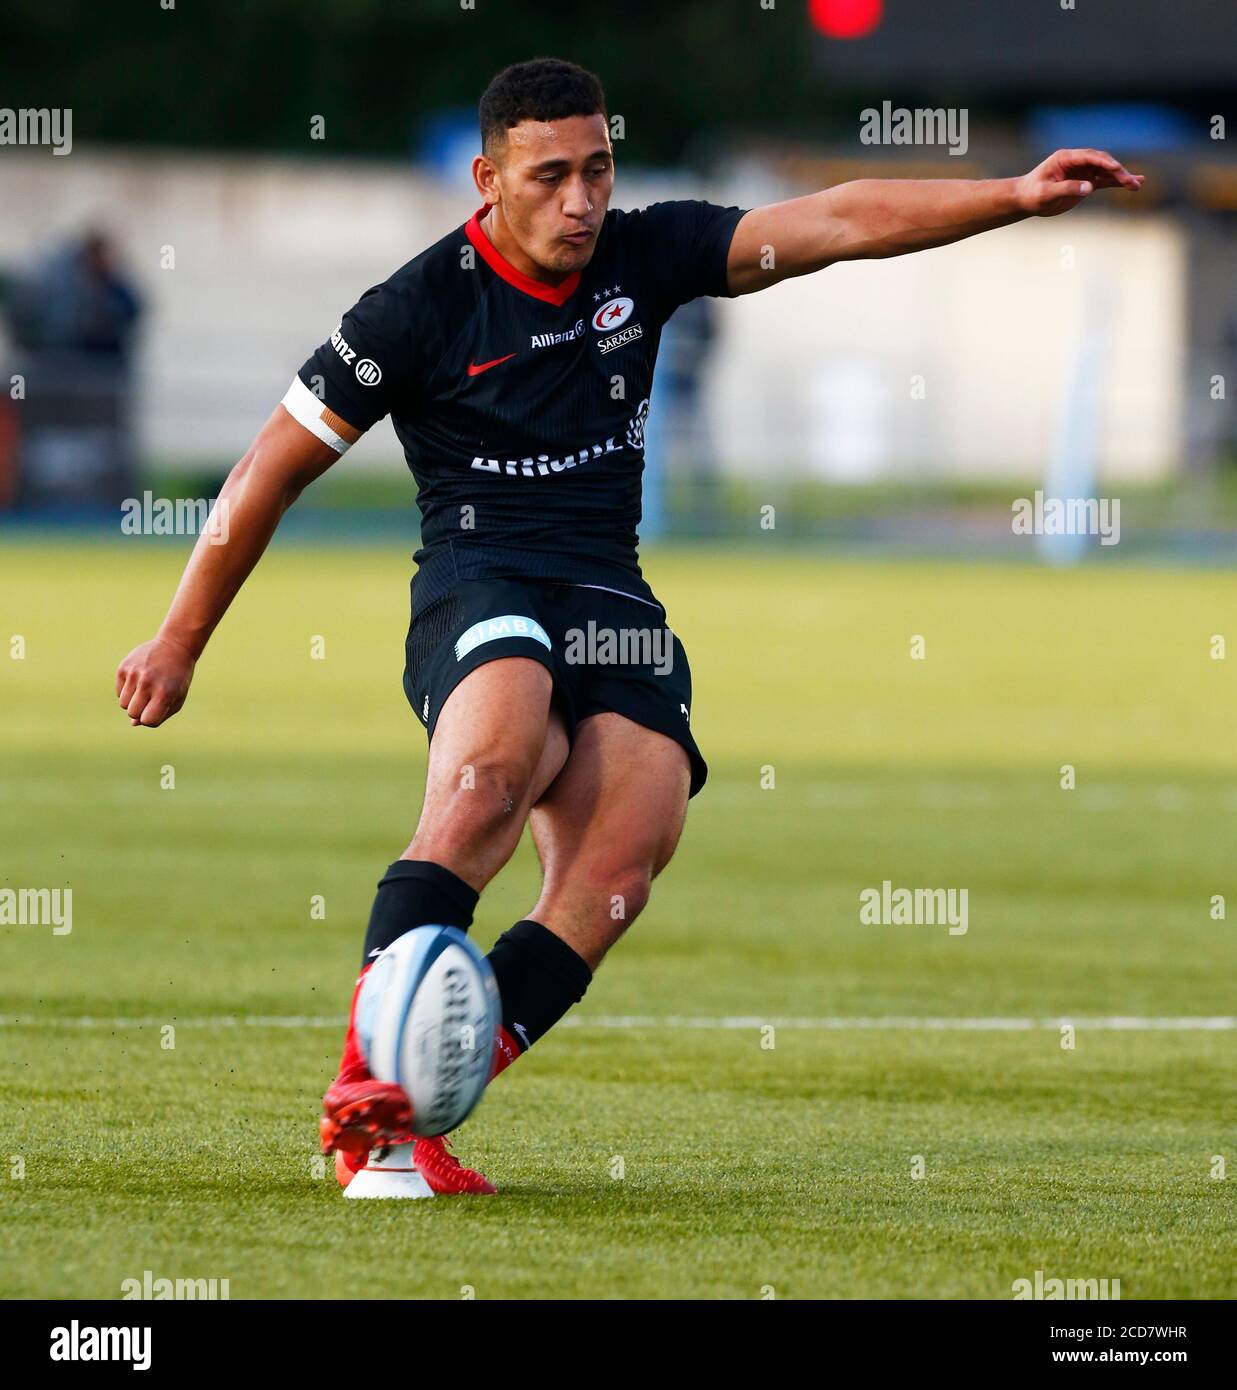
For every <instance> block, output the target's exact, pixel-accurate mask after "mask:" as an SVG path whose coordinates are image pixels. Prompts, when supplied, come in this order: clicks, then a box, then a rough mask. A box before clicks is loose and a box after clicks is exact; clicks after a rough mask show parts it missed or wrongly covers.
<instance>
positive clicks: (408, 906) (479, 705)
mask: <svg viewBox="0 0 1237 1390" xmlns="http://www.w3.org/2000/svg"><path fill="white" fill-rule="evenodd" d="M551 688H552V683H551V678H550V673H549V672H548V671H547V670H546V669H545V667H544V666H542V665H541V664H539V663H538V662H536V661H532V660H529V659H527V658H524V657H510V658H505V659H500V660H496V661H492V662H488V663H486V664H485V665H482V666H479V667H478V668H477V669H476V670H475V671H473V672H471V673H470V674H469V675H468V676H466V677H465V678H464V679H463V680H462V681H461V682H460V684H459V685H458V686H457V687H456V688H455V689H454V690H453V691H452V693H451V695H450V696H449V697H448V699H447V701H446V703H445V704H444V706H443V709H442V713H441V715H440V716H439V719H438V723H437V727H436V730H435V734H434V740H433V743H432V744H431V746H430V757H429V766H428V769H427V773H426V787H425V798H424V802H423V805H422V811H421V819H420V823H419V824H418V826H417V831H416V834H415V835H414V836H413V839H412V842H411V844H410V845H409V846H408V848H407V849H406V850H405V851H404V854H403V855H402V856H401V858H400V859H399V860H397V861H396V862H395V863H394V864H392V865H391V867H390V869H389V870H388V871H387V873H386V875H385V876H384V877H383V879H382V880H381V882H380V884H379V887H378V894H377V897H376V898H375V900H374V906H373V910H372V912H371V914H370V921H369V928H368V931H367V933H366V938H365V948H364V953H363V959H362V964H361V973H362V976H363V975H364V972H365V970H366V969H367V968H368V965H369V963H370V962H371V961H372V959H373V958H374V957H375V956H376V955H377V954H378V953H379V952H381V951H382V950H384V949H385V948H386V947H387V946H389V945H390V944H391V942H393V941H394V940H396V938H397V937H399V936H402V935H403V934H404V932H405V931H407V930H408V929H409V924H410V923H413V924H423V923H435V924H441V925H444V926H457V927H460V928H461V929H463V930H467V928H468V927H469V926H470V925H471V923H472V915H473V911H474V909H475V907H476V904H477V899H478V896H479V894H480V892H481V890H482V889H483V888H484V887H485V885H486V884H487V883H488V882H489V881H490V879H492V878H493V877H494V875H495V874H496V873H497V872H498V871H499V869H501V868H502V866H503V865H504V864H505V863H506V862H507V860H508V859H509V858H510V857H511V855H512V853H513V852H514V850H515V847H516V845H517V844H518V842H519V838H520V834H521V832H522V830H523V827H524V822H525V820H526V819H527V816H528V811H529V808H530V807H531V805H532V803H533V802H534V801H535V800H537V799H538V798H539V797H540V795H541V794H542V792H543V791H544V789H545V787H546V786H547V785H548V784H549V783H550V782H551V781H552V780H553V779H554V777H555V775H556V774H557V773H558V771H559V769H560V768H561V767H562V764H563V762H564V760H565V758H566V756H567V736H566V733H565V731H564V730H563V727H562V724H561V721H560V720H559V719H558V717H557V715H556V714H555V713H554V712H553V711H552V709H551ZM358 988H359V981H358ZM355 1007H356V993H355V992H354V995H353V1010H354V1012H355ZM410 1123H411V1115H410V1112H409V1109H408V1099H407V1097H406V1095H405V1094H404V1092H403V1090H402V1089H401V1088H400V1087H399V1086H396V1085H393V1084H390V1083H383V1082H379V1081H376V1080H375V1079H374V1078H373V1077H372V1076H371V1075H370V1073H369V1069H368V1067H367V1066H366V1063H365V1059H364V1057H363V1056H362V1054H361V1050H360V1047H359V1046H358V1044H357V1039H356V1033H355V1029H354V1027H353V1019H352V1018H350V1020H349V1026H348V1033H347V1037H346V1039H345V1044H344V1053H343V1057H342V1059H341V1061H340V1069H339V1075H338V1077H337V1078H336V1080H335V1081H334V1082H333V1083H332V1085H331V1087H330V1088H329V1090H328V1091H327V1093H326V1095H325V1096H324V1097H323V1118H322V1147H323V1151H324V1152H326V1153H328V1154H329V1153H336V1154H337V1155H338V1157H337V1160H336V1172H337V1173H338V1174H339V1176H340V1178H341V1181H346V1180H347V1178H348V1177H349V1176H350V1175H351V1173H352V1172H353V1171H355V1170H356V1169H357V1168H358V1167H360V1166H361V1165H362V1164H363V1163H364V1160H365V1158H366V1156H367V1155H368V1153H369V1152H370V1150H371V1149H373V1148H375V1147H385V1146H387V1145H391V1144H395V1143H400V1142H403V1141H406V1140H407V1139H408V1137H409V1135H408V1127H409V1124H410ZM418 1147H422V1146H418ZM424 1148H425V1155H424V1156H425V1157H427V1158H430V1159H433V1160H436V1161H437V1162H438V1163H439V1165H440V1166H441V1167H442V1169H443V1173H442V1175H441V1176H440V1177H438V1179H437V1180H438V1181H441V1182H451V1183H455V1184H457V1185H458V1184H459V1183H460V1182H463V1183H464V1186H463V1187H462V1188H459V1189H458V1190H477V1191H485V1190H489V1191H492V1190H493V1189H492V1188H490V1187H489V1184H484V1185H483V1186H482V1185H481V1184H482V1183H484V1180H481V1182H480V1183H472V1182H471V1180H470V1179H462V1178H461V1177H460V1173H462V1172H466V1171H467V1170H458V1165H457V1164H455V1163H454V1160H452V1159H451V1157H450V1155H449V1154H448V1153H447V1151H446V1148H445V1145H444V1144H442V1143H441V1141H440V1142H439V1143H438V1144H436V1145H426V1146H424ZM457 1170H458V1171H457ZM474 1176H476V1177H479V1175H474ZM427 1180H428V1181H430V1183H431V1186H434V1185H435V1180H436V1179H435V1176H429V1177H427ZM452 1190H457V1189H456V1188H452Z"/></svg>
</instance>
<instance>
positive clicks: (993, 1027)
mask: <svg viewBox="0 0 1237 1390" xmlns="http://www.w3.org/2000/svg"><path fill="white" fill-rule="evenodd" d="M345 1021H346V1020H345V1019H344V1017H343V1015H340V1016H338V1017H329V1016H323V1015H321V1014H304V1015H298V1014H248V1015H237V1014H215V1015H206V1016H203V1017H197V1018H177V1017H176V1015H175V1014H164V1015H162V1016H161V1017H157V1018H156V1017H149V1018H101V1017H98V1016H95V1015H89V1014H87V1015H82V1016H80V1017H62V1016H52V1017H48V1018H38V1017H36V1016H34V1015H33V1014H16V1015H14V1014H8V1015H0V1028H88V1029H96V1028H97V1029H101V1030H108V1029H116V1030H126V1029H135V1028H163V1027H165V1026H166V1025H167V1024H169V1023H170V1024H173V1025H175V1027H177V1028H330V1029H338V1028H342V1027H343V1026H344V1023H345ZM1067 1024H1069V1025H1071V1026H1072V1027H1074V1028H1079V1029H1085V1030H1086V1031H1087V1032H1099V1033H1122V1032H1134V1033H1137V1032H1167V1033H1196V1032H1227V1031H1231V1030H1233V1029H1237V1017H1233V1016H1225V1015H1220V1016H1215V1017H1207V1016H1203V1015H1195V1016H1186V1017H1179V1018H1173V1017H1167V1016H1165V1017H1154V1016H1153V1017H1138V1016H1125V1015H1116V1016H1113V1017H1110V1018H1085V1017H1069V1016H1065V1015H1063V1016H1061V1017H1059V1018H931V1017H929V1018H913V1017H903V1016H900V1015H886V1016H876V1017H863V1016H861V1015H854V1016H851V1015H838V1016H836V1017H824V1018H801V1017H790V1018H787V1017H783V1016H780V1015H777V1014H770V1015H767V1016H761V1015H758V1014H750V1015H721V1016H718V1017H715V1018H701V1017H690V1016H687V1015H681V1014H668V1015H664V1016H661V1017H657V1016H654V1015H652V1014H597V1015H595V1016H593V1017H587V1016H585V1017H577V1016H568V1017H567V1018H565V1019H563V1021H562V1023H561V1025H559V1026H560V1027H565V1028H582V1029H586V1030H587V1029H607V1028H632V1029H649V1030H656V1029H660V1028H695V1029H710V1028H717V1029H727V1030H739V1031H742V1030H747V1029H758V1028H767V1027H769V1026H773V1027H775V1028H788V1029H794V1028H797V1029H802V1030H804V1031H806V1032H848V1031H852V1030H854V1031H858V1032H874V1031H892V1030H910V1031H914V1030H919V1031H923V1032H934V1033H1019V1032H1024V1033H1025V1032H1034V1031H1040V1030H1051V1031H1053V1032H1055V1031H1056V1030H1058V1029H1060V1028H1062V1027H1064V1026H1065V1025H1067Z"/></svg>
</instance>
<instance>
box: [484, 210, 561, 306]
mask: <svg viewBox="0 0 1237 1390" xmlns="http://www.w3.org/2000/svg"><path fill="white" fill-rule="evenodd" d="M489 210H490V209H489V204H488V203H487V204H486V206H485V207H480V208H478V209H477V210H476V212H474V213H473V215H472V216H471V217H470V218H469V219H468V221H467V222H465V223H464V235H465V236H466V237H467V238H468V240H469V241H471V242H472V244H473V245H474V246H475V247H476V248H477V250H478V251H479V252H480V253H481V259H482V260H483V261H484V262H485V263H486V265H488V266H489V268H490V269H491V270H492V271H493V272H494V274H495V275H497V276H500V277H501V278H502V279H504V280H505V281H506V282H507V283H508V284H509V285H514V286H515V288H516V289H517V290H522V291H523V292H524V293H525V294H527V295H531V296H532V297H533V298H534V299H540V300H543V301H544V302H545V303H546V304H553V305H554V306H555V307H556V308H561V306H562V305H564V304H566V302H567V301H568V300H569V299H570V298H571V296H572V295H573V294H575V292H576V287H577V286H578V285H579V283H580V272H579V271H578V270H573V271H572V272H571V274H570V275H569V276H568V277H567V278H566V279H565V280H564V281H563V283H562V284H561V285H546V284H543V283H542V282H541V281H540V280H534V279H533V278H532V277H531V276H529V275H525V274H524V272H523V271H522V270H517V269H516V268H515V266H513V265H512V264H511V262H510V261H509V260H507V259H506V257H505V256H503V254H502V253H501V252H500V251H499V249H498V247H497V246H495V245H494V243H493V242H492V241H491V240H490V239H489V237H488V236H486V234H485V232H484V231H482V229H481V219H482V218H483V217H484V216H485V214H486V213H487V212H489Z"/></svg>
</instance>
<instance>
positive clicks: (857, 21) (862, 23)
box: [807, 0, 885, 39]
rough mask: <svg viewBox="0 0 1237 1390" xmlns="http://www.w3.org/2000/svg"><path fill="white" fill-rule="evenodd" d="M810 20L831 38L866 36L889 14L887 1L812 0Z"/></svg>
mask: <svg viewBox="0 0 1237 1390" xmlns="http://www.w3.org/2000/svg"><path fill="white" fill-rule="evenodd" d="M807 16H808V19H809V20H810V21H811V22H812V25H813V27H814V28H816V29H819V30H820V32H821V33H822V34H824V35H826V36H827V37H828V38H831V39H862V38H866V37H867V36H868V35H869V34H870V33H871V32H872V30H873V29H875V28H876V26H877V25H878V24H879V23H880V22H881V20H882V19H884V17H885V0H808V7H807Z"/></svg>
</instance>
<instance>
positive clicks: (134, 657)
mask: <svg viewBox="0 0 1237 1390" xmlns="http://www.w3.org/2000/svg"><path fill="white" fill-rule="evenodd" d="M193 667H194V660H193V657H192V656H191V655H190V654H189V653H188V652H187V651H186V650H185V649H184V647H181V646H178V645H177V644H176V643H175V642H169V641H168V639H167V638H166V637H152V638H151V640H150V641H149V642H143V643H142V645H141V646H140V647H134V648H133V650H132V651H131V652H130V653H129V655H128V656H127V657H125V659H124V660H123V661H122V662H121V663H120V665H119V666H118V667H117V668H116V695H117V698H118V699H119V700H120V704H121V708H122V709H123V710H124V711H125V713H126V714H128V716H129V722H130V723H131V724H145V725H147V726H148V727H153V726H154V725H156V724H162V723H163V721H164V720H165V719H170V718H171V717H172V715H174V714H175V713H176V711H177V710H178V709H180V707H181V705H183V704H184V703H185V696H186V695H188V694H189V682H190V681H191V680H192V679H193Z"/></svg>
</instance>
